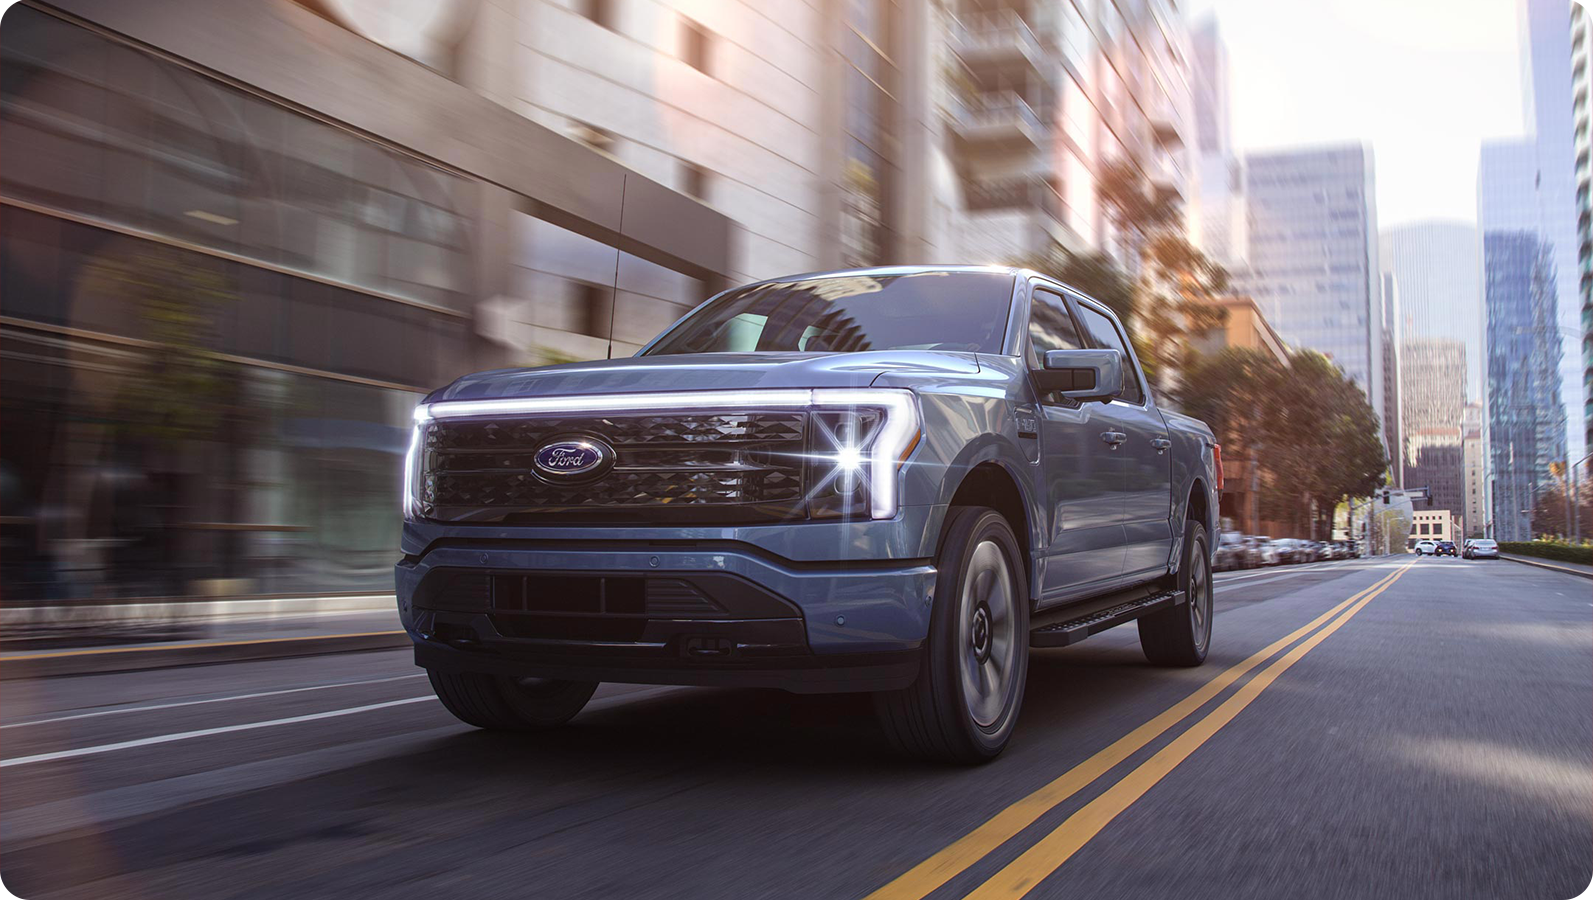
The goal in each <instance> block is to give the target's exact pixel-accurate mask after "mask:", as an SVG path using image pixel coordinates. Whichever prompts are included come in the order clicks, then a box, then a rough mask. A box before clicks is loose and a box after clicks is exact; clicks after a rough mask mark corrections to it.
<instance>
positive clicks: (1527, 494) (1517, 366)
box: [1479, 154, 1566, 541]
mask: <svg viewBox="0 0 1593 900" xmlns="http://www.w3.org/2000/svg"><path fill="white" fill-rule="evenodd" d="M1483 159H1484V161H1485V162H1486V161H1487V159H1488V157H1487V155H1486V154H1485V155H1484V157H1483ZM1487 171H1488V170H1487V169H1486V168H1485V169H1484V175H1486V174H1487ZM1479 193H1481V192H1480V191H1479ZM1483 271H1484V273H1485V274H1484V284H1483V300H1484V304H1485V306H1486V309H1487V317H1488V334H1487V341H1488V375H1487V377H1488V418H1487V430H1488V454H1489V460H1488V466H1489V469H1490V472H1491V474H1492V475H1493V489H1492V507H1493V509H1492V519H1493V525H1494V531H1493V534H1492V535H1491V536H1492V537H1494V538H1496V539H1498V540H1502V541H1513V540H1525V539H1528V538H1530V537H1531V536H1532V507H1533V504H1534V503H1535V502H1536V500H1537V498H1538V495H1539V494H1541V493H1542V492H1543V491H1544V490H1546V489H1547V488H1548V487H1549V486H1550V485H1551V484H1552V483H1553V476H1552V475H1551V474H1550V471H1549V467H1550V464H1551V463H1554V462H1562V461H1564V460H1565V458H1566V455H1565V454H1566V443H1565V441H1566V430H1565V420H1566V415H1565V406H1564V404H1563V403H1562V402H1561V398H1560V377H1559V366H1560V352H1561V348H1560V341H1559V340H1558V335H1557V332H1556V331H1555V329H1554V328H1553V323H1554V322H1555V319H1556V315H1555V314H1556V311H1557V310H1556V306H1557V304H1556V294H1555V283H1554V278H1555V272H1554V254H1553V251H1552V249H1551V248H1550V247H1549V246H1548V244H1547V243H1546V242H1545V241H1543V240H1542V239H1541V238H1540V237H1539V234H1538V233H1537V232H1535V231H1493V230H1487V229H1486V228H1485V230H1484V231H1483Z"/></svg>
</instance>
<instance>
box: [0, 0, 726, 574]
mask: <svg viewBox="0 0 1593 900" xmlns="http://www.w3.org/2000/svg"><path fill="white" fill-rule="evenodd" d="M69 5H70V4H69ZM95 11H99V12H101V13H102V14H103V16H102V17H103V18H105V19H107V20H115V21H114V22H111V23H107V24H102V23H100V22H97V21H95V20H94V19H92V18H90V19H87V20H85V19H68V18H66V17H63V16H60V15H57V14H56V13H55V12H54V11H52V10H49V9H45V8H39V7H33V6H30V5H25V4H23V5H18V6H15V7H12V8H11V9H10V10H8V11H7V13H6V17H5V27H4V29H3V30H0V158H3V159H4V160H5V165H4V167H3V169H0V491H3V496H4V503H5V515H4V517H3V518H0V538H3V547H0V567H3V583H4V586H5V592H6V597H7V599H8V600H10V601H21V602H27V601H35V600H70V599H85V598H104V597H115V596H178V595H191V594H202V595H274V594H316V593H337V592H387V591H390V590H391V587H392V564H393V561H394V559H395V555H396V553H397V545H398V528H399V517H398V515H397V507H396V503H397V499H396V498H397V497H398V494H399V482H400V469H401V460H402V457H403V455H404V452H405V449H406V445H407V441H408V431H409V421H410V416H411V412H412V409H413V406H414V403H415V402H416V401H417V400H418V399H419V398H420V397H421V396H422V395H423V394H424V393H425V392H426V391H428V390H430V389H432V388H434V387H437V386H439V385H442V384H445V383H447V382H448V381H450V380H451V379H453V378H454V377H456V376H458V375H460V374H464V373H466V372H469V371H473V370H478V369H484V368H493V367H496V366H500V365H505V364H513V363H517V362H522V361H525V360H527V359H528V358H536V356H537V353H536V347H535V346H533V344H534V343H535V342H536V341H533V340H532V339H533V338H537V339H539V340H540V342H541V343H543V344H545V345H546V346H547V347H549V348H553V350H554V351H555V352H559V353H563V354H566V355H569V356H574V355H577V354H579V355H581V356H583V357H590V356H599V357H600V356H604V355H606V354H607V353H609V352H612V351H611V349H610V348H611V347H612V345H613V344H614V343H616V342H617V343H619V344H620V346H621V349H622V352H623V347H624V346H625V345H627V344H636V343H639V342H640V341H641V340H645V338H646V337H647V336H650V335H651V334H652V333H653V332H656V331H657V330H658V329H659V328H661V327H662V324H667V323H668V322H669V321H672V320H673V319H674V318H676V317H678V316H679V314H680V313H681V312H682V311H683V310H684V309H685V308H688V307H689V306H690V305H692V304H694V303H696V302H698V301H700V300H701V299H703V298H704V297H705V296H706V294H707V292H708V290H709V289H710V285H716V284H719V283H722V282H723V276H722V274H720V273H723V272H725V271H726V269H727V268H728V267H727V265H726V262H727V260H728V249H727V248H728V243H729V235H730V230H729V225H728V222H727V221H726V220H725V219H724V218H723V217H722V216H720V215H718V214H717V213H714V212H712V211H711V210H708V209H707V208H706V207H703V206H702V205H701V204H699V203H697V202H696V201H694V200H692V199H690V198H687V197H684V196H682V195H678V194H673V193H671V192H670V191H668V190H667V189H666V188H663V187H662V186H660V185H657V184H656V183H653V182H649V181H647V180H646V179H645V178H642V177H639V176H636V175H634V174H629V173H627V172H625V171H624V170H623V169H621V168H620V167H618V166H615V165H613V164H612V163H611V162H608V161H607V160H604V159H603V158H601V157H600V156H599V155H598V154H596V153H594V152H593V151H592V150H590V149H588V148H586V147H583V146H581V145H579V144H577V143H575V142H573V141H570V140H568V139H566V138H563V137H560V136H558V135H555V134H551V133H549V132H548V131H547V130H546V129H543V128H541V127H540V126H538V125H536V124H534V123H532V122H530V121H529V120H525V119H523V118H520V117H517V116H510V117H509V118H498V117H497V115H496V114H497V113H498V112H501V110H500V108H499V107H497V106H495V105H494V104H492V103H491V102H489V101H488V100H486V99H484V98H482V97H480V96H479V95H478V94H476V93H474V92H473V91H471V90H470V89H468V88H466V87H465V86H463V85H460V84H458V83H455V82H453V81H451V80H449V79H448V78H447V77H445V76H443V75H442V74H440V73H438V72H436V71H433V70H431V69H429V68H427V67H424V66H422V65H420V64H419V63H416V62H413V61H411V60H409V59H405V58H403V57H400V56H397V55H394V54H391V53H389V52H388V51H386V50H383V49H381V48H379V47H376V46H374V45H372V44H370V43H369V42H367V41H366V40H365V39H363V38H361V37H359V36H358V35H355V34H352V33H350V32H348V31H346V30H343V29H341V28H338V27H337V26H336V25H334V24H333V23H331V22H328V21H326V20H324V19H321V18H318V17H315V16H314V15H313V14H312V13H310V12H308V11H305V10H299V9H296V8H289V7H285V8H284V9H281V10H275V11H263V10H256V11H254V13H253V14H258V15H259V16H260V18H259V19H258V20H251V21H243V22H240V21H239V18H240V16H242V17H243V18H245V19H246V18H247V16H248V15H250V14H251V12H250V10H248V9H241V8H236V7H230V6H229V7H226V9H225V10H223V11H221V12H217V10H216V9H214V8H213V7H211V6H210V5H209V4H203V3H195V4H194V5H193V6H192V8H191V9H190V10H189V11H188V15H187V30H185V31H183V32H182V34H180V35H179V38H191V39H192V40H193V41H194V44H193V45H192V47H191V48H190V49H194V50H197V51H203V52H213V53H214V54H215V55H216V57H217V58H211V59H208V60H204V61H202V62H196V61H194V60H192V59H189V58H186V57H185V56H183V55H181V54H179V53H177V52H175V51H169V50H166V49H164V48H162V47H161V46H159V45H158V44H156V45H153V46H152V45H151V43H150V42H149V41H148V37H150V36H147V35H145V36H137V37H138V39H129V36H128V35H127V34H125V33H119V32H118V29H130V30H133V31H136V30H137V29H139V28H143V27H146V23H143V22H141V21H140V20H139V19H138V17H137V16H136V15H129V16H128V17H127V18H125V19H118V18H117V17H118V16H120V15H122V14H123V12H126V11H124V10H123V9H122V8H120V7H114V6H111V7H94V9H93V10H86V12H95ZM299 13H303V15H304V17H305V18H303V19H302V20H292V21H290V20H291V19H292V17H294V16H296V15H298V14H299ZM113 25H114V27H113ZM273 29H275V31H273ZM305 29H309V30H317V29H318V30H319V32H318V33H317V35H316V39H315V40H306V39H305V37H304V30H305ZM251 54H254V55H253V56H251ZM351 59H354V60H358V66H359V69H360V71H359V73H358V74H357V75H349V74H347V73H344V74H343V76H341V77H331V76H330V75H329V74H328V73H329V72H331V70H333V69H335V68H336V67H337V66H340V65H344V64H346V63H347V62H348V61H349V60H351ZM295 64H296V65H295ZM229 69H236V70H238V71H240V72H250V73H252V75H253V76H254V77H256V78H258V79H259V80H260V81H266V82H271V84H272V85H274V86H275V87H277V88H278V89H279V90H300V94H299V96H298V97H296V98H289V97H284V96H282V95H281V94H278V93H274V92H273V91H272V90H271V89H270V88H268V87H265V86H262V85H261V84H260V83H252V82H251V81H248V80H244V79H242V78H239V77H234V76H231V75H229V74H228V70H229ZM306 72H309V73H311V74H313V75H317V76H326V77H312V78H308V79H306V78H304V77H303V75H304V74H305V73H306ZM373 81H379V82H381V83H382V85H383V87H384V88H385V89H387V90H389V91H390V92H391V93H393V94H397V95H402V96H403V97H404V104H403V107H402V108H400V109H398V110H396V111H395V112H396V114H395V115H394V116H393V117H391V118H383V117H382V116H381V115H380V112H381V110H380V109H379V107H380V103H378V102H372V101H371V100H370V99H369V98H370V97H372V96H384V95H383V94H381V92H375V93H373V92H371V91H369V90H366V88H368V87H369V86H370V84H371V82H373ZM406 84H407V85H409V86H410V87H409V89H406V88H405V86H406ZM317 92H319V93H317ZM340 92H346V93H340ZM349 95H353V96H354V97H357V98H359V99H357V100H351V98H350V96H349ZM428 104H430V105H428ZM433 107H436V108H433ZM329 109H336V110H338V112H339V113H340V114H341V115H345V116H352V117H364V118H363V120H362V121H360V123H359V125H358V126H357V127H356V126H355V125H352V124H350V123H349V122H347V121H340V120H339V119H338V118H336V117H334V116H333V115H331V114H329V113H328V112H326V111H325V110H329ZM440 110H451V111H452V112H453V113H454V114H457V115H459V116H466V117H469V118H470V121H472V122H473V123H474V126H473V128H472V129H471V131H470V139H471V140H473V141H476V142H478V143H479V145H489V144H492V143H493V142H494V141H498V142H501V143H500V146H515V147H517V148H520V150H523V151H524V155H525V157H526V158H528V159H531V160H535V163H527V162H525V161H524V160H521V161H518V162H517V161H515V160H500V159H498V158H496V157H493V156H492V155H491V154H490V153H485V152H482V151H481V149H480V147H479V146H477V147H475V148H472V147H471V146H470V145H469V144H468V143H466V142H464V141H461V140H459V139H458V138H452V139H442V140H435V139H434V136H433V135H431V134H428V133H426V130H425V128H421V129H417V128H416V127H415V123H416V122H423V123H427V124H428V127H429V124H430V123H432V122H439V121H443V120H445V119H446V118H447V117H446V115H444V114H442V113H441V112H440ZM505 115H507V114H506V113H505ZM406 134H407V137H408V138H409V140H408V141H400V140H396V139H394V137H393V135H400V136H403V135H406ZM548 170H556V171H548ZM561 172H562V174H560V173H561ZM571 182H579V183H580V184H581V186H582V188H581V190H582V191H583V192H584V194H580V193H575V192H571V191H570V190H569V188H568V184H569V183H571ZM624 213H629V214H628V215H623V214H624ZM622 215H623V218H622ZM553 257H556V258H557V259H558V264H557V265H556V266H549V265H547V264H546V261H547V260H548V259H549V258H553ZM517 294H518V295H521V296H523V297H524V298H526V300H528V301H529V302H531V303H532V304H533V305H535V306H538V307H539V308H540V309H542V310H544V311H545V312H546V313H547V314H546V316H545V317H544V321H543V322H542V325H543V326H544V327H543V331H542V332H540V333H539V334H537V335H529V334H526V333H524V332H515V331H514V330H513V329H506V328H505V327H504V323H503V321H502V319H503V317H502V316H501V315H500V312H501V309H502V307H503V304H504V298H506V297H512V296H514V295H517ZM572 298H573V299H574V300H578V301H580V302H578V303H575V304H574V305H573V306H570V305H568V304H567V301H568V300H570V299H572ZM644 331H645V332H646V334H643V333H642V332H644ZM583 342H584V343H583Z"/></svg>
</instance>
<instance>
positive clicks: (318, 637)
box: [0, 629, 404, 662]
mask: <svg viewBox="0 0 1593 900" xmlns="http://www.w3.org/2000/svg"><path fill="white" fill-rule="evenodd" d="M403 633H404V631H403V629H399V630H398V631H356V632H353V633H351V634H312V635H307V636H304V637H280V638H258V639H255V640H248V641H207V642H205V643H201V644H153V645H151V646H148V647H101V648H99V649H97V650H63V651H61V652H59V653H23V654H14V655H11V656H0V662H26V661H27V660H30V659H60V658H61V657H63V656H95V655H99V654H106V653H148V652H151V651H154V650H196V649H198V648H200V647H246V646H250V645H253V644H280V643H283V642H284V641H329V640H332V639H333V638H356V637H377V636H386V635H394V634H403Z"/></svg>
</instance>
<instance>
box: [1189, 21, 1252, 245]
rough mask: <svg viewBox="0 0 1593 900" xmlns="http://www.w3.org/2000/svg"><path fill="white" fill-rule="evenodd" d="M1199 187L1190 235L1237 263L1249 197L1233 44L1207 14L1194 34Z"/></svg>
mask: <svg viewBox="0 0 1593 900" xmlns="http://www.w3.org/2000/svg"><path fill="white" fill-rule="evenodd" d="M1189 50H1190V60H1191V62H1190V85H1191V88H1192V92H1193V98H1194V114H1195V128H1194V131H1195V154H1194V156H1195V166H1196V171H1197V173H1198V178H1199V182H1200V187H1199V189H1198V191H1196V193H1195V196H1194V197H1193V198H1191V202H1190V204H1189V232H1190V237H1191V240H1192V241H1193V242H1194V243H1195V245H1196V246H1198V247H1199V248H1200V249H1201V251H1202V252H1204V253H1205V254H1206V255H1207V256H1208V257H1210V258H1211V259H1212V260H1214V261H1216V262H1218V263H1220V264H1222V265H1224V266H1227V267H1229V268H1235V267H1237V265H1238V264H1239V263H1240V262H1241V260H1242V258H1243V256H1244V250H1245V248H1244V218H1245V217H1244V198H1243V195H1242V194H1241V193H1240V188H1241V182H1240V173H1239V160H1238V158H1237V157H1236V156H1235V155H1234V152H1233V134H1232V128H1231V125H1230V114H1229V74H1228V45H1227V44H1226V43H1224V42H1223V39H1222V34H1221V33H1220V32H1219V31H1218V29H1217V20H1216V18H1214V17H1207V18H1206V19H1205V20H1204V21H1202V22H1201V23H1200V24H1198V25H1196V26H1195V28H1194V29H1193V31H1191V33H1190V37H1189Z"/></svg>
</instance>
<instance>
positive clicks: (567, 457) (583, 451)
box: [531, 438, 614, 481]
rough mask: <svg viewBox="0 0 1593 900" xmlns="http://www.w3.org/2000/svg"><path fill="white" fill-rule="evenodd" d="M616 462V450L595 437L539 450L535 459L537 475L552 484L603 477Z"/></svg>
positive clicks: (574, 440) (565, 441)
mask: <svg viewBox="0 0 1593 900" xmlns="http://www.w3.org/2000/svg"><path fill="white" fill-rule="evenodd" d="M613 462H614V449H613V448H612V447H610V446H609V445H607V444H605V443H603V442H602V441H599V440H597V439H595V438H566V439H564V440H557V441H550V442H548V443H546V444H543V445H542V446H541V447H538V448H537V452H536V455H535V456H533V457H532V458H531V463H532V465H534V466H536V470H537V474H539V475H541V476H542V477H543V478H546V479H549V480H550V481H579V480H582V479H585V478H595V477H597V476H598V475H601V474H602V473H603V471H605V470H606V469H607V468H608V467H609V466H610V465H612V464H613Z"/></svg>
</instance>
